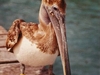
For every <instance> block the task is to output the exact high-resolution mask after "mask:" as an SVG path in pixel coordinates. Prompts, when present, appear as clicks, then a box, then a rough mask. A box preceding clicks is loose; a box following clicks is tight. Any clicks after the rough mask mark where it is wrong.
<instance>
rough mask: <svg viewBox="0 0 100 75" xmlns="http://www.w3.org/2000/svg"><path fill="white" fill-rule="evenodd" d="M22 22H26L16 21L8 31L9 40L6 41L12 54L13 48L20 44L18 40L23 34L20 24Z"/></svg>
mask: <svg viewBox="0 0 100 75" xmlns="http://www.w3.org/2000/svg"><path fill="white" fill-rule="evenodd" d="M21 22H25V21H24V20H22V19H16V20H15V21H14V22H13V24H12V26H11V27H10V29H9V31H8V34H7V39H6V48H7V50H8V51H10V52H12V48H13V47H14V45H15V44H16V43H17V42H18V38H19V37H20V34H21V31H20V23H21Z"/></svg>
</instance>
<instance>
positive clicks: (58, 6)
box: [6, 0, 71, 75]
mask: <svg viewBox="0 0 100 75" xmlns="http://www.w3.org/2000/svg"><path fill="white" fill-rule="evenodd" d="M41 2H42V3H41V6H40V12H39V24H36V23H32V22H29V23H27V22H25V21H24V20H22V19H17V20H15V21H14V22H13V24H12V26H11V27H10V29H9V31H8V35H7V41H6V47H7V50H8V51H10V52H13V53H14V54H15V56H16V59H17V60H18V61H19V62H20V63H21V64H22V66H23V67H22V70H21V75H24V69H25V66H24V65H30V66H46V65H49V66H50V72H49V75H52V74H53V71H52V70H53V69H52V68H53V64H54V62H55V59H56V57H57V56H59V55H60V56H61V61H62V66H63V72H64V75H71V73H70V65H69V57H68V50H67V40H66V28H65V9H66V3H65V1H64V0H42V1H41Z"/></svg>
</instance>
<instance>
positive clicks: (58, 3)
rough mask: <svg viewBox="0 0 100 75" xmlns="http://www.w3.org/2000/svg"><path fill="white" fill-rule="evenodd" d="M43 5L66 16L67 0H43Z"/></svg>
mask: <svg viewBox="0 0 100 75" xmlns="http://www.w3.org/2000/svg"><path fill="white" fill-rule="evenodd" d="M42 3H43V4H44V5H45V6H47V7H48V8H50V9H54V10H55V11H57V10H58V11H59V12H60V13H62V14H65V9H66V3H65V0H42Z"/></svg>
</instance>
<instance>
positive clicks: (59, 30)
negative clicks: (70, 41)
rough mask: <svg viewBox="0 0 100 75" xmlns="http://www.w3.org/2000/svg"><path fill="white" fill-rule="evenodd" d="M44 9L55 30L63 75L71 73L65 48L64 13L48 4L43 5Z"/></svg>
mask: <svg viewBox="0 0 100 75" xmlns="http://www.w3.org/2000/svg"><path fill="white" fill-rule="evenodd" d="M45 9H46V11H47V13H48V16H49V18H50V21H51V23H52V25H53V28H54V30H55V34H56V37H57V42H58V46H59V51H60V56H61V61H62V66H63V72H64V75H71V72H70V64H69V56H68V48H67V38H66V27H65V15H62V14H61V13H60V11H59V10H57V9H55V8H53V7H50V8H49V7H48V6H45Z"/></svg>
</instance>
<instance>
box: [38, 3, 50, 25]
mask: <svg viewBox="0 0 100 75" xmlns="http://www.w3.org/2000/svg"><path fill="white" fill-rule="evenodd" d="M49 23H50V19H49V16H48V14H47V11H46V10H45V8H44V5H43V3H42V4H41V7H40V11H39V24H40V25H41V26H42V27H44V26H47V25H48V24H49Z"/></svg>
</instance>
